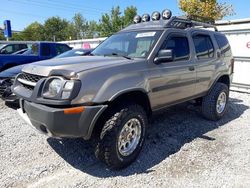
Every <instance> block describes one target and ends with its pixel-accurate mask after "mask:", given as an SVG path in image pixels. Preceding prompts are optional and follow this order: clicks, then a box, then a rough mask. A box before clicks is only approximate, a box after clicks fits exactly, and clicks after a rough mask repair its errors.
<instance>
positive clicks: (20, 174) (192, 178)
mask: <svg viewBox="0 0 250 188" xmlns="http://www.w3.org/2000/svg"><path fill="white" fill-rule="evenodd" d="M230 97H231V98H230V104H229V111H228V113H227V114H226V116H225V117H224V118H223V119H222V120H220V121H218V122H210V121H207V120H204V119H203V118H202V117H201V116H200V114H199V109H198V108H196V107H192V106H190V105H178V106H175V107H173V108H170V109H168V110H166V111H165V112H164V113H161V114H158V115H157V116H156V117H155V119H154V120H153V122H152V123H151V124H152V125H153V126H152V127H151V128H150V130H149V132H150V133H149V135H148V139H147V141H146V144H145V146H144V148H143V151H142V153H141V155H140V156H139V158H138V160H137V161H136V162H135V163H133V164H132V165H131V166H129V167H128V168H127V169H124V170H122V171H110V170H108V169H106V167H105V165H103V164H102V163H100V162H99V161H98V160H97V159H95V157H94V155H93V151H92V149H91V145H90V143H88V142H85V141H83V140H80V139H64V140H57V139H52V138H47V137H46V136H44V135H41V134H39V133H37V132H36V131H35V130H34V129H32V128H31V127H30V126H29V125H27V124H26V123H24V121H23V120H22V119H21V118H20V117H19V116H18V115H17V112H16V111H15V110H12V109H10V108H7V107H6V106H4V103H3V102H2V101H0V160H1V163H0V187H142V186H143V187H250V126H249V125H250V109H249V107H250V95H248V94H241V93H236V92H231V96H230Z"/></svg>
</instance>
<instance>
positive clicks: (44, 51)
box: [41, 44, 51, 56]
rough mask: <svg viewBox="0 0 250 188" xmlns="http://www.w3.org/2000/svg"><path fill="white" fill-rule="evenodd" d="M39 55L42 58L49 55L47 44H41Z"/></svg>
mask: <svg viewBox="0 0 250 188" xmlns="http://www.w3.org/2000/svg"><path fill="white" fill-rule="evenodd" d="M41 55H42V56H50V55H51V50H50V45H49V44H42V45H41Z"/></svg>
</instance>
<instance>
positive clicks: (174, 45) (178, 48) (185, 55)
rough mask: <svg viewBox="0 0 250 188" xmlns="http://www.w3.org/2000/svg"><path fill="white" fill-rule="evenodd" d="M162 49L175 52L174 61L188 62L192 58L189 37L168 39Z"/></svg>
mask: <svg viewBox="0 0 250 188" xmlns="http://www.w3.org/2000/svg"><path fill="white" fill-rule="evenodd" d="M161 49H170V50H173V55H174V61H180V60H188V59H189V56H190V50H189V44H188V39H187V37H183V36H172V37H170V38H169V39H167V40H166V41H165V42H164V44H163V46H162V48H161Z"/></svg>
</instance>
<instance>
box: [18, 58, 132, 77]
mask: <svg viewBox="0 0 250 188" xmlns="http://www.w3.org/2000/svg"><path fill="white" fill-rule="evenodd" d="M130 62H134V60H129V59H125V58H123V57H103V56H84V57H68V58H60V59H49V60H45V61H38V62H36V63H32V64H29V65H26V66H25V67H24V68H23V70H22V71H24V72H26V73H30V74H35V75H40V76H49V75H50V72H51V71H52V70H53V71H60V70H62V72H63V71H68V72H74V73H78V72H82V71H86V70H90V69H94V68H99V67H106V66H112V65H115V64H116V65H117V64H121V63H130Z"/></svg>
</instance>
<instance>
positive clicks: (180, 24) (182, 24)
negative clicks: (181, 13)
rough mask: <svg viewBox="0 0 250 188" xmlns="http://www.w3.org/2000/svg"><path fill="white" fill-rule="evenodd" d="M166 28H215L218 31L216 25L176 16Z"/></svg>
mask: <svg viewBox="0 0 250 188" xmlns="http://www.w3.org/2000/svg"><path fill="white" fill-rule="evenodd" d="M165 27H174V28H179V29H186V28H191V27H203V28H213V29H214V30H215V31H218V29H217V27H216V26H215V25H212V24H209V23H203V22H198V21H194V20H190V19H187V18H181V17H176V16H173V17H172V18H170V19H169V21H168V22H167V23H166V25H165Z"/></svg>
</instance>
